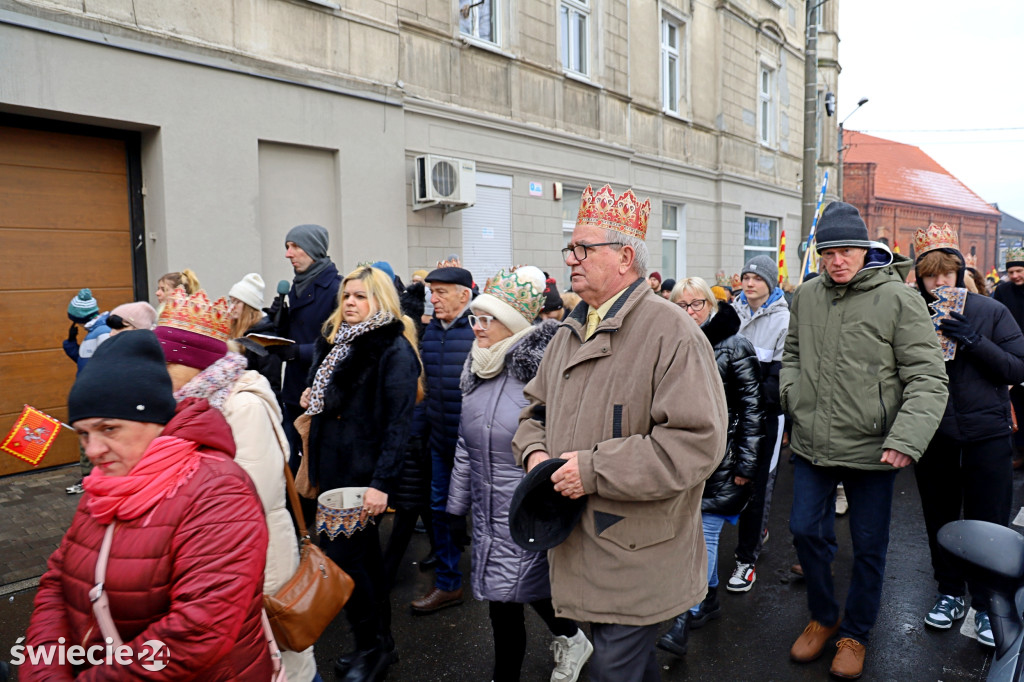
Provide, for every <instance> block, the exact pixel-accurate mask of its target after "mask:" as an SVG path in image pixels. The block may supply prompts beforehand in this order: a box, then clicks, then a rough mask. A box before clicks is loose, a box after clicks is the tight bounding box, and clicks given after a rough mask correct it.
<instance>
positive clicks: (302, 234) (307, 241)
mask: <svg viewBox="0 0 1024 682" xmlns="http://www.w3.org/2000/svg"><path fill="white" fill-rule="evenodd" d="M330 241H331V240H330V235H329V234H328V233H327V228H325V227H322V226H320V225H296V226H295V227H293V228H292V229H290V230H288V235H287V236H286V237H285V238H284V243H285V245H287V244H288V242H292V243H293V244H295V246H297V247H299V248H300V249H302V250H303V251H305V252H306V255H307V256H309V257H310V258H312V259H313V260H320V259H321V258H326V257H327V247H328V246H329V245H330Z"/></svg>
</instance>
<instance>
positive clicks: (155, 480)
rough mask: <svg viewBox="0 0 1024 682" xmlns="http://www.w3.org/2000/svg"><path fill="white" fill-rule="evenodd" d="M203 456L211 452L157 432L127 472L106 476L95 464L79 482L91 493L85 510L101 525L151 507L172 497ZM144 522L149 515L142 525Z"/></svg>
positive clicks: (194, 444) (135, 516) (192, 473)
mask: <svg viewBox="0 0 1024 682" xmlns="http://www.w3.org/2000/svg"><path fill="white" fill-rule="evenodd" d="M204 457H212V455H207V454H204V453H202V452H200V451H199V445H198V444H197V443H193V442H192V441H189V440H183V439H181V438H176V437H174V436H158V437H156V438H155V439H154V440H153V442H152V443H150V444H149V447H148V448H146V452H145V454H143V455H142V459H141V460H140V461H139V463H138V464H136V465H135V467H134V468H133V469H132V470H131V471H130V472H128V474H126V475H124V476H106V475H104V474H103V472H102V471H100V469H99V468H95V469H93V470H92V473H91V474H89V475H88V476H86V477H85V480H84V481H83V482H82V485H83V487H84V488H85V489H86V491H88V492H89V493H91V495H92V496H91V497H90V498H89V500H88V501H87V502H86V510H87V511H88V512H89V515H90V516H92V517H93V518H94V519H95V520H96V521H97V522H98V523H100V524H103V525H107V524H109V523H110V522H111V521H113V520H114V519H115V518H116V519H119V520H121V521H128V520H131V519H135V518H138V517H139V516H142V515H143V514H145V513H146V512H147V511H150V510H153V511H155V510H156V507H157V505H159V504H160V502H162V501H163V500H165V499H168V498H171V497H174V494H175V493H176V492H177V491H178V488H180V487H181V486H183V485H185V484H186V483H187V482H188V481H189V480H190V479H191V478H192V476H193V475H194V474H195V473H196V471H198V470H199V464H200V462H201V460H202V459H203V458H204ZM150 516H152V514H150ZM148 524H149V518H147V519H146V521H145V523H143V524H142V525H143V526H146V525H148Z"/></svg>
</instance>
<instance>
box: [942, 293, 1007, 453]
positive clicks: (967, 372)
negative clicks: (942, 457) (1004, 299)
mask: <svg viewBox="0 0 1024 682" xmlns="http://www.w3.org/2000/svg"><path fill="white" fill-rule="evenodd" d="M963 314H964V317H966V318H967V320H968V321H969V322H970V323H971V325H972V326H973V327H974V329H975V331H977V332H978V334H979V335H980V336H981V338H980V339H978V340H977V341H975V342H974V343H973V344H971V345H970V346H964V345H963V344H957V349H956V357H954V358H953V359H952V360H950V361H949V362H947V363H946V374H947V375H948V376H949V399H948V400H947V402H946V412H945V413H944V414H943V415H942V422H941V423H940V424H939V430H938V431H936V432H935V437H936V438H944V439H950V438H952V439H954V440H958V441H976V440H984V439H986V438H995V437H997V436H1009V435H1010V434H1011V433H1012V430H1013V427H1012V425H1011V422H1010V392H1009V389H1008V388H1007V386H1008V385H1016V384H1019V383H1021V382H1022V381H1024V335H1022V334H1021V330H1020V327H1018V326H1017V323H1016V321H1015V320H1014V319H1013V315H1012V314H1011V313H1010V311H1009V310H1007V308H1006V306H1005V305H1003V304H1002V303H1000V302H999V301H995V300H993V299H991V298H988V297H987V296H981V295H979V294H967V303H966V304H965V305H964V313H963ZM1022 417H1024V415H1017V419H1018V421H1019V420H1020V419H1021V418H1022Z"/></svg>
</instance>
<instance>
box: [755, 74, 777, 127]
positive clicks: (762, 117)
mask: <svg viewBox="0 0 1024 682" xmlns="http://www.w3.org/2000/svg"><path fill="white" fill-rule="evenodd" d="M760 71H761V74H760V78H758V88H757V90H758V110H757V118H758V122H757V128H758V138H759V139H760V140H761V144H767V145H773V144H775V118H776V116H775V97H774V93H775V70H774V69H772V68H770V67H768V66H765V65H764V64H762V65H761V69H760Z"/></svg>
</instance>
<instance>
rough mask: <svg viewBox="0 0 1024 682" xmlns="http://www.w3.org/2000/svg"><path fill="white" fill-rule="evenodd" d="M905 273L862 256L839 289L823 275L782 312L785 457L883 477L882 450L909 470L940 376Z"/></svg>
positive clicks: (887, 258)
mask: <svg viewBox="0 0 1024 682" xmlns="http://www.w3.org/2000/svg"><path fill="white" fill-rule="evenodd" d="M911 267H913V264H912V263H911V262H910V260H909V259H908V258H905V257H904V256H900V255H899V254H895V255H894V254H891V253H889V251H888V249H885V248H884V247H882V248H872V249H870V250H869V251H868V253H867V258H866V265H865V267H864V268H863V269H861V270H860V272H858V273H857V274H856V275H854V276H853V278H852V279H851V280H850V281H849V282H847V283H846V284H837V283H835V282H834V281H832V279H831V278H830V277H829V276H828V274H827V273H826V274H823V275H822V276H821V277H818V278H816V279H814V280H811V281H810V282H807V283H806V284H803V285H801V286H800V287H799V288H798V289H797V291H796V295H795V296H794V297H793V303H792V305H791V306H790V321H789V332H788V334H787V336H786V345H785V350H784V351H783V355H782V372H781V374H780V381H779V388H780V394H781V398H782V407H783V409H784V410H785V411H786V413H787V414H789V415H790V417H792V420H793V428H792V435H791V439H790V443H791V447H792V449H793V452H794V453H796V454H797V455H799V456H801V457H803V458H804V459H807V460H809V461H810V462H811V463H812V464H815V465H819V466H843V467H850V468H853V469H869V470H871V469H875V470H888V469H890V468H891V467H890V465H889V464H887V463H884V462H882V461H881V458H882V452H883V450H886V449H889V448H892V449H894V450H898V451H900V452H902V453H904V454H906V455H909V456H910V457H911V458H912V459H914V461H917V460H918V459H919V458H920V457H921V455H922V454H923V453H924V451H925V448H927V447H928V443H929V442H930V441H931V438H932V435H933V434H934V433H935V429H936V428H937V427H938V425H939V421H940V419H941V418H942V413H943V411H944V409H945V407H946V397H947V389H946V382H947V379H946V371H945V368H944V366H943V361H942V352H941V350H940V347H939V341H938V335H937V334H936V332H935V328H934V326H933V325H932V322H931V320H930V319H929V314H928V308H927V306H926V304H925V302H924V299H923V298H922V297H921V295H920V294H919V293H918V292H917V290H916V289H911V288H910V287H908V286H907V285H906V284H904V281H905V279H906V276H907V274H908V273H909V272H910V269H911Z"/></svg>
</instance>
